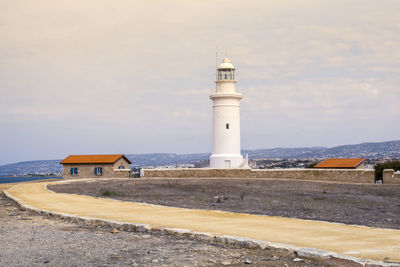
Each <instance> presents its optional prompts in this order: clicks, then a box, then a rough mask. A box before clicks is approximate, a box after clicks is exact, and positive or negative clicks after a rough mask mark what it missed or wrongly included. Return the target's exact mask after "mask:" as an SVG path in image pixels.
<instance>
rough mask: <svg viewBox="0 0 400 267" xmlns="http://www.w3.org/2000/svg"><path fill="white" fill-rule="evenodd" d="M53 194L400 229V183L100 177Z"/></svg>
mask: <svg viewBox="0 0 400 267" xmlns="http://www.w3.org/2000/svg"><path fill="white" fill-rule="evenodd" d="M49 188H50V189H52V190H54V191H56V192H63V193H76V194H84V195H90V196H95V197H109V198H114V199H120V200H126V201H136V202H147V203H152V204H158V205H167V206H175V207H184V208H199V209H217V210H225V211H233V212H244V213H252V214H264V215H272V216H282V217H290V218H301V219H311V220H322V221H330V222H339V223H346V224H358V225H366V226H374V227H383V228H393V229H400V216H398V215H399V214H400V185H382V184H373V185H367V184H339V183H323V182H311V181H294V180H270V179H268V180H267V179H264V180H262V179H258V180H257V179H182V178H181V179H155V178H152V179H125V180H107V179H99V180H97V181H95V182H89V183H88V182H79V183H70V184H61V185H55V186H50V187H49Z"/></svg>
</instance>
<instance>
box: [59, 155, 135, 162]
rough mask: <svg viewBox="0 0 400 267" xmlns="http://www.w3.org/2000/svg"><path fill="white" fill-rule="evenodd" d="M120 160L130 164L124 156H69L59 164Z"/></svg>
mask: <svg viewBox="0 0 400 267" xmlns="http://www.w3.org/2000/svg"><path fill="white" fill-rule="evenodd" d="M120 158H124V159H125V160H126V161H128V162H129V164H131V162H130V160H129V159H128V158H127V157H125V155H124V154H117V155H70V156H68V157H66V158H65V159H64V160H62V161H61V162H60V164H91V163H114V162H116V161H117V160H119V159H120Z"/></svg>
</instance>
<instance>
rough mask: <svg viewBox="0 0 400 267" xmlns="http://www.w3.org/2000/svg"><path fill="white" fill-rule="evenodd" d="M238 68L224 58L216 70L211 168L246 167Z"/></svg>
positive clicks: (211, 96)
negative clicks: (237, 83) (241, 134)
mask: <svg viewBox="0 0 400 267" xmlns="http://www.w3.org/2000/svg"><path fill="white" fill-rule="evenodd" d="M236 82H237V81H236V76H235V67H234V66H233V64H232V62H231V61H230V60H229V59H228V58H224V59H223V60H222V63H221V64H220V65H219V66H218V67H217V75H216V81H215V83H216V88H215V90H213V92H212V93H211V95H210V99H211V100H212V102H213V106H212V107H213V125H212V139H213V142H212V154H211V156H210V168H218V169H228V168H243V167H245V166H247V164H246V163H245V162H244V161H243V157H242V155H241V154H240V100H241V99H242V96H243V95H242V94H241V93H239V92H237V91H236V89H235V84H236Z"/></svg>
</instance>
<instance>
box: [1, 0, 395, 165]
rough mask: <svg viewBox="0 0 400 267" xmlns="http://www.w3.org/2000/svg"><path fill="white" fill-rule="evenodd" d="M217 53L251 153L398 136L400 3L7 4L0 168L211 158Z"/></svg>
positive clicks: (40, 0) (20, 0)
mask: <svg viewBox="0 0 400 267" xmlns="http://www.w3.org/2000/svg"><path fill="white" fill-rule="evenodd" d="M216 51H218V61H221V59H222V57H223V56H225V55H227V56H228V57H229V58H230V59H231V60H232V62H233V64H234V65H235V67H236V73H237V78H238V83H237V87H238V88H239V89H240V90H241V91H242V93H243V94H244V97H243V100H242V102H241V134H242V136H241V137H242V149H260V148H274V147H305V146H328V147H331V146H336V145H342V144H353V143H361V142H380V141H389V140H399V139H400V123H399V115H400V1H397V0H393V1H388V0H380V1H368V0H347V1H342V0H324V1H321V0H299V1H297V0H291V1H289V0H283V1H264V0H262V1H232V0H231V1H215V0H213V1H208V0H202V1H183V0H182V1H172V0H171V1H161V0H160V1H155V0H147V1H138V0H137V1H131V0H118V1H104V0H79V1H78V0H68V1H66V0H59V1H53V0H35V1H31V0H29V1H27V0H13V1H8V0H0V165H3V164H7V163H11V162H18V161H25V160H38V159H62V158H64V157H66V156H67V155H69V154H107V153H132V154H139V153H153V152H171V153H198V152H211V123H212V121H211V120H212V110H211V100H210V99H209V94H210V90H211V89H212V88H215V83H214V80H215V66H216Z"/></svg>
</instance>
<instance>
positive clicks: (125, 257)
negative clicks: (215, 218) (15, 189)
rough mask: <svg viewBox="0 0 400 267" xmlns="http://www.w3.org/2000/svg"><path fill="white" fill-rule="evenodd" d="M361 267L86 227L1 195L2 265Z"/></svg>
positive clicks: (293, 255)
mask: <svg viewBox="0 0 400 267" xmlns="http://www.w3.org/2000/svg"><path fill="white" fill-rule="evenodd" d="M224 265H227V266H228V265H231V266H309V267H311V266H349V267H350V266H360V265H358V264H355V263H352V262H348V261H344V260H339V259H335V258H330V259H322V258H318V257H300V256H298V255H296V254H295V253H293V252H289V251H285V250H277V249H267V250H256V249H240V248H227V247H222V246H220V245H216V244H209V243H203V242H201V241H198V240H192V239H189V238H186V237H177V236H173V235H166V234H162V233H151V234H149V233H133V232H120V231H116V230H115V229H109V228H105V227H94V226H90V227H89V226H82V225H78V224H72V223H65V222H63V221H59V220H54V219H52V220H51V219H47V218H45V217H43V216H40V215H36V214H32V213H30V212H27V211H21V210H19V209H18V208H17V207H16V205H15V204H14V202H12V201H10V200H9V199H7V198H6V197H5V196H4V195H3V194H1V193H0V266H224Z"/></svg>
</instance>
